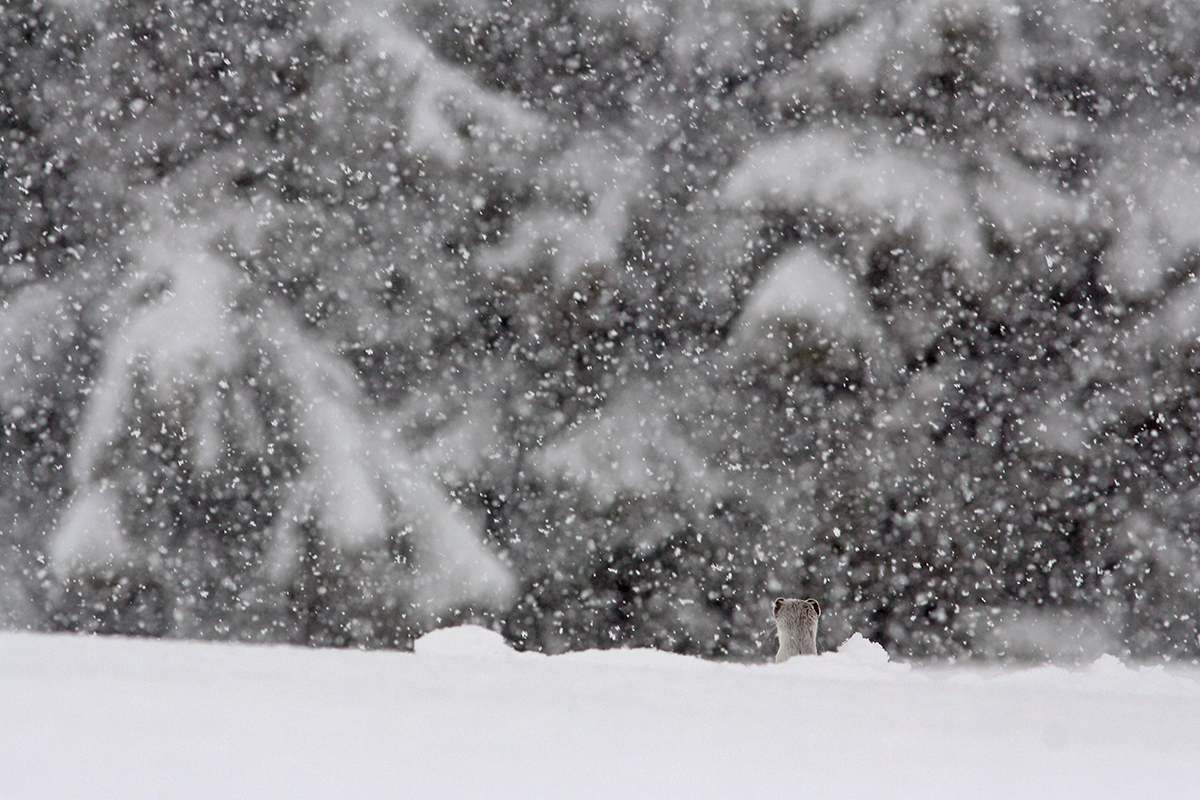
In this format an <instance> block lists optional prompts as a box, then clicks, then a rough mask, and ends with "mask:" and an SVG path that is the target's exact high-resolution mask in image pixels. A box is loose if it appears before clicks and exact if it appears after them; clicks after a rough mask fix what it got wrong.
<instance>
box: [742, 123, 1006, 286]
mask: <svg viewBox="0 0 1200 800" xmlns="http://www.w3.org/2000/svg"><path fill="white" fill-rule="evenodd" d="M857 138H860V139H861V141H857V140H856V137H855V136H854V135H852V134H849V133H846V132H845V131H842V130H837V129H835V128H820V127H814V128H813V129H810V130H808V131H805V132H804V133H802V134H797V135H792V136H783V137H779V138H777V139H775V140H774V141H771V142H768V143H767V144H764V145H761V146H759V147H757V148H755V149H753V150H751V151H750V152H749V154H748V155H747V156H746V157H745V158H743V159H742V161H741V163H740V164H739V165H738V166H737V167H736V168H735V169H734V171H733V173H732V174H731V175H730V177H729V179H728V181H727V182H726V186H725V189H724V191H723V192H722V196H723V197H724V198H725V201H726V202H727V203H729V204H730V205H731V206H734V207H737V206H749V207H751V208H758V209H767V210H779V211H786V212H798V211H804V212H811V211H818V210H819V211H822V212H825V213H833V214H835V215H838V216H840V217H845V218H848V219H851V220H856V221H857V222H858V224H859V226H861V227H862V228H863V229H865V230H867V231H877V230H878V228H879V226H880V224H881V223H883V224H886V225H887V226H890V227H892V228H894V229H895V230H896V231H905V232H911V233H913V234H914V235H917V236H919V237H920V238H921V239H922V241H923V242H924V244H925V246H926V247H927V248H929V249H930V250H931V251H933V252H935V253H939V254H942V255H946V256H949V257H951V258H954V259H955V260H956V261H957V263H958V266H959V267H960V268H961V269H962V270H964V271H967V272H971V271H975V270H979V269H981V267H979V266H978V265H980V264H983V263H984V262H985V260H986V259H985V258H984V248H983V244H982V242H981V241H980V238H979V230H978V223H977V221H976V219H975V218H974V216H973V215H972V214H971V213H970V212H969V208H970V205H971V203H970V192H969V191H968V188H967V187H966V186H965V185H964V184H963V182H962V180H960V179H959V177H958V176H957V175H956V174H955V173H954V172H953V170H951V169H948V168H947V166H948V165H947V164H944V163H943V160H942V159H939V158H938V157H936V156H935V155H933V154H919V153H916V152H905V151H901V150H899V149H895V148H891V147H889V146H887V145H886V144H885V143H883V141H882V139H878V140H873V139H872V138H871V137H857ZM971 277H972V278H973V279H976V280H978V279H980V278H981V277H982V276H979V275H972V276H971Z"/></svg>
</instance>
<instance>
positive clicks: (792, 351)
mask: <svg viewBox="0 0 1200 800" xmlns="http://www.w3.org/2000/svg"><path fill="white" fill-rule="evenodd" d="M0 37H2V41H0V424H2V426H3V441H2V444H0V469H2V472H3V475H4V480H3V482H2V483H0V623H2V624H3V625H5V626H7V627H16V628H33V629H40V630H47V629H53V630H61V629H66V630H78V631H100V632H111V633H133V634H146V635H155V636H183V637H205V638H230V639H249V640H267V641H289V642H303V643H309V644H317V645H327V644H328V645H353V646H368V647H376V646H399V647H404V646H406V645H407V644H408V643H409V642H410V641H411V639H412V637H413V636H415V635H417V634H419V633H420V632H422V631H424V630H427V629H429V628H432V627H436V626H438V625H442V624H449V623H451V622H455V621H461V620H479V621H483V622H485V623H486V624H489V625H492V626H493V627H497V628H499V629H500V630H502V631H503V632H504V634H505V635H506V636H507V637H508V639H509V640H510V641H511V642H513V643H514V644H515V645H516V646H518V647H521V648H528V649H536V650H542V651H545V652H559V651H563V650H566V649H578V648H585V647H611V646H653V647H658V648H663V649H667V650H674V651H678V652H686V653H694V654H699V655H703V656H709V657H729V658H748V659H754V658H760V657H761V656H762V654H763V653H764V652H766V651H768V650H769V649H770V645H769V643H768V642H767V634H766V633H765V628H766V627H767V617H768V614H769V607H770V601H771V599H772V598H773V597H775V596H777V595H789V596H812V597H816V598H819V599H820V601H821V605H822V608H823V609H825V615H824V616H823V617H822V625H823V630H822V635H821V646H822V648H829V647H835V646H836V645H837V644H838V643H840V642H841V641H843V640H844V639H845V638H846V637H847V636H848V635H849V634H850V633H852V632H855V631H859V632H862V633H863V634H864V635H867V636H868V637H869V638H871V639H873V640H875V641H878V642H881V643H883V644H884V645H885V646H886V647H887V648H888V649H889V650H890V651H891V652H892V653H894V654H900V655H903V656H910V657H948V656H955V657H957V656H974V657H980V658H998V657H1021V658H1030V657H1032V658H1040V657H1068V658H1069V657H1080V656H1087V655H1089V654H1094V653H1097V652H1100V651H1103V650H1107V651H1110V652H1115V653H1119V654H1123V655H1133V656H1139V657H1142V656H1152V657H1164V656H1165V657H1176V658H1178V657H1184V658H1189V659H1194V658H1196V656H1197V654H1200V639H1198V633H1200V619H1198V617H1197V614H1200V441H1198V428H1200V371H1198V369H1200V347H1198V345H1200V282H1197V271H1198V269H1200V120H1198V116H1197V114H1198V111H1200V80H1198V75H1197V70H1198V69H1200V10H1197V7H1196V6H1195V5H1193V4H1191V3H1185V2H1179V3H1173V2H1165V3H1164V2H1148V1H1147V2H1143V0H1098V1H1096V2H1092V1H1091V0H1070V1H1069V2H1054V3H1051V2H1048V1H1047V2H1042V1H1041V0H1003V1H1001V0H972V2H965V3H964V2H951V1H950V0H909V1H908V2H905V1H903V0H901V1H900V2H897V1H896V0H879V1H878V2H870V1H869V0H864V1H863V2H855V1H854V0H845V2H833V0H813V2H799V3H795V2H775V1H774V0H730V2H702V1H701V0H647V1H646V2H637V3H624V2H617V1H616V0H530V1H529V2H495V1H493V0H443V1H442V2H422V1H421V0H413V2H406V3H399V4H396V3H388V2H368V0H346V2H336V1H335V0H329V1H328V2H325V0H308V1H306V2H285V1H284V0H267V1H266V2H257V3H252V2H235V1H234V0H205V1H204V2H199V1H196V2H192V1H191V0H128V1H123V2H104V0H92V2H87V1H86V0H76V2H57V3H49V2H42V1H41V0H8V2H6V3H4V4H3V6H0Z"/></svg>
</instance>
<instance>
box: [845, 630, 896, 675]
mask: <svg viewBox="0 0 1200 800" xmlns="http://www.w3.org/2000/svg"><path fill="white" fill-rule="evenodd" d="M834 656H835V657H836V658H837V659H838V660H839V661H842V662H844V663H848V664H861V665H863V666H876V667H878V666H884V665H886V664H889V663H891V658H890V657H889V656H888V654H887V650H884V649H883V645H881V644H877V643H875V642H872V641H871V640H870V639H868V638H867V637H865V636H863V635H862V634H861V633H856V634H854V635H853V636H851V637H850V638H849V639H847V640H846V641H844V642H842V646H841V647H839V648H838V649H837V652H836V653H835V654H834Z"/></svg>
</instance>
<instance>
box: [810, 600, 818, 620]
mask: <svg viewBox="0 0 1200 800" xmlns="http://www.w3.org/2000/svg"><path fill="white" fill-rule="evenodd" d="M808 602H810V603H812V606H813V611H816V612H817V616H818V617H819V616H821V604H820V603H818V602H817V601H816V600H809V601H808Z"/></svg>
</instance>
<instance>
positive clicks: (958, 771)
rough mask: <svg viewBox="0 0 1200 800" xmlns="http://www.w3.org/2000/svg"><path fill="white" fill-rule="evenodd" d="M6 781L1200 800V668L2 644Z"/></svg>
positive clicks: (106, 790) (18, 795)
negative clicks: (1198, 797) (1199, 795)
mask: <svg viewBox="0 0 1200 800" xmlns="http://www.w3.org/2000/svg"><path fill="white" fill-rule="evenodd" d="M0 719H3V720H4V723H5V724H4V725H3V727H2V728H0V730H2V731H3V733H2V734H0V737H2V741H0V745H2V746H0V785H3V786H4V787H5V792H4V796H5V797H7V798H13V800H27V799H32V798H50V797H73V798H79V799H80V800H93V799H95V798H123V799H124V798H131V797H156V798H230V797H239V798H274V797H286V798H291V799H293V800H294V799H295V798H309V797H311V798H329V797H360V798H368V797H372V798H374V797H405V798H419V797H438V798H454V797H471V798H483V797H487V798H505V797H520V798H535V797H553V798H587V797H605V798H608V797H647V798H658V797H688V798H698V797H712V798H734V797H739V798H746V797H768V796H780V794H781V793H782V794H783V795H786V796H789V797H825V798H856V797H861V798H881V797H888V798H910V797H911V798H922V800H928V799H929V798H941V797H947V798H948V797H969V798H993V797H995V798H1001V797H1022V798H1025V797H1047V798H1050V797H1052V798H1091V799H1095V798H1108V797H1111V798H1118V797H1119V798H1122V800H1126V799H1127V798H1131V797H1185V796H1192V793H1194V792H1195V791H1196V789H1197V786H1198V785H1200V784H1198V780H1200V779H1198V778H1197V772H1196V764H1197V762H1196V754H1197V752H1200V670H1197V669H1195V668H1164V667H1161V666H1156V667H1148V668H1147V667H1143V668H1134V667H1128V666H1125V665H1123V664H1121V663H1120V662H1118V661H1117V660H1116V659H1113V658H1111V657H1104V658H1102V659H1100V660H1099V661H1097V662H1096V663H1094V664H1092V665H1090V666H1089V667H1086V668H1083V669H1077V670H1072V669H1064V668H1058V667H1042V668H1036V669H1026V670H1004V671H1000V670H980V669H974V668H963V667H956V668H923V667H915V666H909V665H905V664H897V663H891V662H889V660H888V658H887V655H886V654H885V653H884V651H883V650H882V649H881V648H879V647H878V646H877V645H874V644H872V643H870V642H868V641H866V640H864V639H862V638H861V637H857V636H856V637H854V638H852V639H851V640H850V641H848V642H847V643H845V644H844V645H843V646H842V647H841V648H840V649H839V651H838V652H836V653H829V654H825V655H821V656H818V657H816V658H797V659H793V660H792V661H789V662H788V663H786V664H779V665H776V664H761V665H742V664H727V663H713V662H706V661H701V660H699V659H693V658H686V657H682V656H675V655H671V654H667V653H662V652H656V651H649V650H614V651H603V652H601V651H588V652H582V653H575V654H570V655H562V656H551V657H547V656H541V655H535V654H531V653H517V652H514V651H512V650H510V649H509V648H508V647H507V646H506V645H505V644H504V642H503V641H502V640H501V639H500V637H499V636H498V635H496V634H493V633H490V632H488V631H485V630H482V629H479V628H469V627H468V628H457V629H450V630H443V631H438V632H435V633H433V634H430V635H428V636H426V637H425V638H423V639H421V640H419V641H418V642H417V643H416V647H415V652H414V653H411V654H407V653H397V652H383V651H374V652H361V651H346V650H314V649H304V648H297V647H288V646H247V645H233V644H208V643H196V642H178V641H161V640H159V641H153V640H128V639H118V638H89V637H79V636H65V635H32V634H14V633H8V634H2V635H0Z"/></svg>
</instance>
